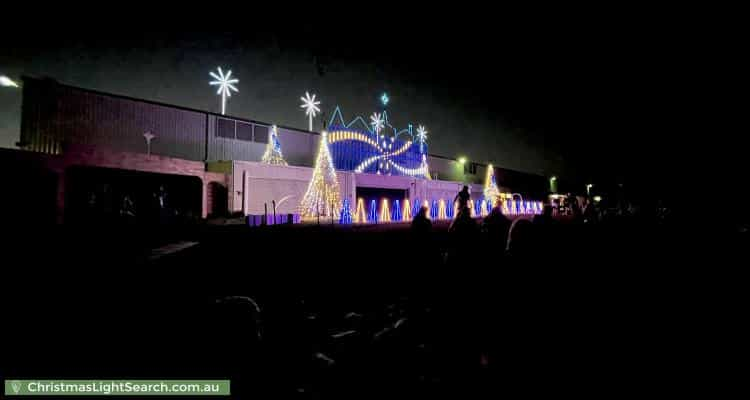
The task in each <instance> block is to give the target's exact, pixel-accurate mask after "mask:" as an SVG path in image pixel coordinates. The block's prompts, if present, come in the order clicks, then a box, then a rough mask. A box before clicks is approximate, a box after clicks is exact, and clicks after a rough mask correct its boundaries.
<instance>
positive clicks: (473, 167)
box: [464, 162, 477, 175]
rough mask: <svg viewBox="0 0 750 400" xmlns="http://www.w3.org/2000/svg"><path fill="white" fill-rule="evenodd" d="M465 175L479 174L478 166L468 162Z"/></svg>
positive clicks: (465, 165) (465, 166)
mask: <svg viewBox="0 0 750 400" xmlns="http://www.w3.org/2000/svg"><path fill="white" fill-rule="evenodd" d="M464 174H465V175H476V174H477V165H476V164H474V163H473V162H468V163H466V164H464Z"/></svg>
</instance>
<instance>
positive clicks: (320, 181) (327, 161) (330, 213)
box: [299, 131, 341, 220]
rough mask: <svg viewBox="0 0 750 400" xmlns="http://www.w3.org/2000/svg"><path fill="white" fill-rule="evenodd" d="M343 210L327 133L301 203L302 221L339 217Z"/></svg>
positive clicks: (322, 140)
mask: <svg viewBox="0 0 750 400" xmlns="http://www.w3.org/2000/svg"><path fill="white" fill-rule="evenodd" d="M340 208H341V194H340V191H339V181H338V178H337V177H336V169H335V168H334V167H333V160H332V159H331V154H330V152H329V151H328V138H327V134H326V132H325V131H323V133H322V134H321V136H320V147H319V148H318V157H317V159H316V160H315V169H313V175H312V179H310V185H309V186H308V187H307V192H306V193H305V196H304V197H303V198H302V202H300V207H299V210H300V215H301V216H302V219H306V220H311V219H314V218H316V217H318V216H320V217H338V213H339V209H340Z"/></svg>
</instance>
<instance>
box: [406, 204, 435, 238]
mask: <svg viewBox="0 0 750 400" xmlns="http://www.w3.org/2000/svg"><path fill="white" fill-rule="evenodd" d="M427 211H428V210H427V207H425V206H422V207H420V208H419V212H418V213H417V215H416V216H414V219H413V220H412V221H411V230H412V231H413V232H414V233H417V234H425V233H429V232H430V231H432V221H430V219H429V218H427Z"/></svg>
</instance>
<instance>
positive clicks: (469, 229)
mask: <svg viewBox="0 0 750 400" xmlns="http://www.w3.org/2000/svg"><path fill="white" fill-rule="evenodd" d="M448 234H449V235H450V236H449V239H450V245H449V249H448V260H447V261H448V264H452V265H465V264H466V263H471V257H472V256H473V254H472V251H474V250H475V249H474V246H476V244H477V241H476V239H477V238H478V237H479V226H478V225H477V221H475V220H474V218H472V217H471V211H470V210H469V207H464V208H459V209H458V213H457V214H456V217H455V218H454V219H453V222H451V226H450V228H448Z"/></svg>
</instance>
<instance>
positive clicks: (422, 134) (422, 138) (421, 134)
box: [417, 125, 429, 152]
mask: <svg viewBox="0 0 750 400" xmlns="http://www.w3.org/2000/svg"><path fill="white" fill-rule="evenodd" d="M428 133H429V132H428V131H427V128H425V127H424V125H419V128H417V139H419V151H420V152H424V144H425V142H426V141H427V134H428Z"/></svg>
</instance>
